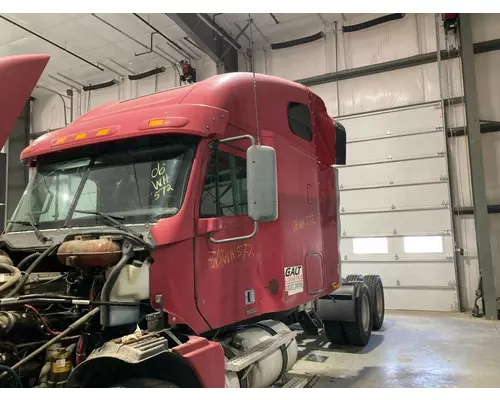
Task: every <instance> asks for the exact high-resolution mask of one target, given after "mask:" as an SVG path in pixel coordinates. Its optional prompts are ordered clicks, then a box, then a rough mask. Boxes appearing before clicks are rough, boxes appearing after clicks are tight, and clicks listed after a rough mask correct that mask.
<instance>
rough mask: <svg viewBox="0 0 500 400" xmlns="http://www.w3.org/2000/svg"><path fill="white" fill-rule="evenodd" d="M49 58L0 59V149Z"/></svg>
mask: <svg viewBox="0 0 500 400" xmlns="http://www.w3.org/2000/svg"><path fill="white" fill-rule="evenodd" d="M49 58H50V57H49V56H46V55H38V54H30V55H23V56H9V57H1V58H0V148H1V147H3V146H4V145H5V142H6V141H7V139H8V137H9V135H10V132H11V130H12V128H13V126H14V124H15V122H16V119H17V118H18V117H19V114H21V110H22V109H23V107H24V105H25V104H26V102H27V101H28V99H29V97H30V95H31V92H33V89H34V87H35V85H36V83H37V82H38V79H40V76H41V75H42V72H43V70H44V69H45V66H46V65H47V63H48V62H49Z"/></svg>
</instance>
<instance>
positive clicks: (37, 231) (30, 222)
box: [7, 219, 52, 244]
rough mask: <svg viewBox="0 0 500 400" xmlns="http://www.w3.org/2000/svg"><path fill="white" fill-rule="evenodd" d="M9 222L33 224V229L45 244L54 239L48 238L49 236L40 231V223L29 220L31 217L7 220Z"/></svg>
mask: <svg viewBox="0 0 500 400" xmlns="http://www.w3.org/2000/svg"><path fill="white" fill-rule="evenodd" d="M7 222H8V223H11V224H19V225H27V226H31V227H32V228H33V231H34V232H35V235H36V237H37V239H38V240H39V241H40V242H42V243H44V244H45V243H47V242H52V239H51V238H48V237H47V236H45V235H44V234H43V233H42V232H41V231H40V229H38V225H37V224H36V223H34V222H33V221H31V220H29V219H15V220H10V221H7Z"/></svg>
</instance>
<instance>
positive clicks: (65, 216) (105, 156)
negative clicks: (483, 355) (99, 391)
mask: <svg viewBox="0 0 500 400" xmlns="http://www.w3.org/2000/svg"><path fill="white" fill-rule="evenodd" d="M46 62H47V58H44V57H42V56H38V58H37V56H35V58H34V59H29V58H28V59H26V58H25V59H22V58H15V57H14V58H10V59H9V60H8V62H6V63H4V64H3V67H4V69H5V71H11V72H10V73H14V72H12V71H13V69H12V66H13V65H21V64H22V65H24V66H25V69H26V68H28V67H26V66H27V65H31V67H30V68H31V69H29V68H28V69H29V71H31V72H32V73H31V75H30V77H31V78H30V79H31V80H29V82H28V83H30V84H32V85H34V84H35V83H36V79H37V77H36V75H37V74H40V73H41V72H42V70H43V66H44V65H45V63H46ZM9 68H10V69H9ZM1 74H2V64H1V62H0V78H1V77H2V75H1ZM35 77H36V79H35ZM23 79H24V78H23ZM25 81H26V80H25ZM0 85H4V86H3V87H5V85H11V83H6V82H4V81H2V79H0ZM28 86H29V85H28ZM28 86H26V87H25V88H24V92H26V93H24V92H23V94H24V95H25V96H26V98H27V96H28V95H29V93H28V92H29V91H28V89H29V88H28ZM19 99H20V97H19V96H18V100H19ZM3 100H5V98H4V99H3ZM18 103H19V104H17V103H16V104H17V106H18V107H19V109H20V108H21V107H22V101H21V100H19V101H18ZM11 108H12V107H11ZM11 111H12V110H11ZM14 111H15V110H14ZM12 122H13V120H12ZM3 128H4V129H3V131H2V130H0V134H2V135H3V136H5V133H6V132H7V130H6V126H4V127H3ZM345 146H346V142H345V131H344V130H343V129H342V127H341V126H339V127H336V125H335V123H334V122H333V121H332V119H331V118H330V117H329V116H328V114H327V111H326V108H325V105H324V102H323V101H322V100H321V98H319V97H318V96H317V95H315V94H314V93H313V92H312V91H310V90H309V89H308V88H306V87H304V86H302V85H300V84H297V83H294V82H290V81H287V80H284V79H281V78H276V77H271V76H266V75H260V74H255V75H253V74H250V73H231V74H224V75H218V76H214V77H211V78H208V79H206V80H204V81H202V82H199V83H196V84H193V85H190V86H184V87H181V88H176V89H171V90H167V91H163V92H159V93H154V94H151V95H147V96H143V97H139V98H135V99H130V100H123V101H117V102H113V103H110V104H106V105H103V106H100V107H98V108H96V109H94V110H91V111H90V112H88V113H86V114H85V115H83V116H81V117H79V118H78V119H77V120H75V121H74V122H73V123H72V124H71V125H69V126H67V127H66V128H63V129H60V130H57V131H54V132H51V133H48V134H46V135H44V136H42V137H40V138H38V139H37V140H35V141H34V142H33V143H31V144H30V146H29V147H27V148H26V149H25V150H24V151H23V152H22V154H21V156H20V158H21V160H22V161H23V162H24V163H25V164H27V165H28V166H30V167H31V168H35V169H36V173H35V174H34V176H33V178H32V179H31V180H30V183H29V185H28V187H27V188H26V191H25V193H24V195H23V197H22V199H21V201H20V203H19V205H18V207H17V209H16V211H15V212H14V215H13V216H12V220H11V221H10V223H9V224H8V226H7V228H6V230H5V232H4V233H3V234H2V236H1V237H0V248H1V249H2V253H1V254H0V257H6V258H5V259H4V261H2V262H4V263H11V264H12V265H13V266H16V265H19V266H20V265H23V264H24V263H27V261H26V260H27V259H28V258H29V257H31V258H32V259H35V258H34V257H36V261H34V262H33V263H32V264H31V265H32V266H33V265H35V266H33V267H31V266H30V267H29V269H28V271H29V272H28V273H25V275H24V276H25V277H26V276H28V278H29V277H32V276H33V274H35V275H36V274H38V273H39V272H38V269H40V273H45V274H46V275H44V276H48V275H50V277H51V279H52V280H50V282H51V283H52V282H57V281H58V279H62V278H63V277H64V278H65V281H66V283H68V285H64V286H61V287H58V286H57V284H56V285H55V286H54V288H52V287H51V289H50V292H49V293H51V295H52V296H53V299H54V303H55V304H59V303H61V304H62V303H64V302H68V303H70V304H72V305H73V306H74V310H75V311H74V312H75V318H76V317H80V319H78V321H86V318H87V319H88V318H91V317H92V316H93V314H92V315H90V316H89V314H90V313H96V314H97V313H99V314H100V315H99V325H98V326H97V327H99V329H101V331H100V332H101V333H100V334H99V335H98V336H99V338H100V339H96V340H95V341H93V342H92V343H91V345H89V344H88V341H87V339H84V336H85V335H89V334H90V333H89V332H80V334H81V338H80V339H78V342H77V343H76V345H75V346H76V347H77V348H78V354H79V356H77V357H76V358H75V360H74V361H73V362H72V369H73V370H74V371H73V372H72V374H71V376H70V377H69V382H71V384H72V385H80V386H92V385H106V384H108V383H109V382H110V381H112V382H111V383H110V384H114V383H116V380H117V379H118V378H117V376H116V374H115V375H110V374H109V371H110V370H112V369H113V368H120V371H121V374H122V378H123V379H125V378H124V377H132V376H140V377H142V378H144V374H145V372H144V371H146V370H147V371H149V372H148V373H149V374H154V373H156V375H154V376H153V378H155V379H157V380H158V379H160V380H163V381H169V382H173V383H174V384H176V385H180V386H205V387H207V386H208V387H222V386H229V387H240V386H250V387H262V386H266V385H267V386H268V385H270V384H272V383H273V382H275V381H276V380H277V379H279V378H280V377H283V375H284V373H285V372H286V371H288V370H289V369H290V368H291V367H292V366H293V364H294V362H295V360H296V359H297V348H296V343H295V339H294V335H295V333H294V332H292V331H290V329H289V328H288V327H287V326H286V324H284V323H283V322H280V321H286V320H287V318H290V317H291V318H292V319H293V318H295V320H296V319H297V316H298V319H299V322H300V323H301V325H302V326H303V327H306V330H307V328H308V327H309V328H310V329H311V331H312V332H316V333H317V332H318V329H317V328H318V327H322V325H323V324H322V322H321V320H323V321H324V322H325V321H326V322H325V324H326V325H325V329H326V332H327V335H328V337H329V338H333V339H331V340H335V339H334V338H335V337H336V336H335V332H337V331H338V329H340V330H341V331H342V329H343V331H342V332H344V331H345V332H344V333H341V334H340V336H342V337H343V338H344V340H347V341H349V340H351V341H352V340H354V341H357V342H360V343H365V344H366V341H367V340H368V339H369V334H370V332H371V328H372V322H371V314H372V311H371V310H373V309H374V307H372V303H373V301H374V300H373V299H371V297H373V296H372V295H370V291H369V290H368V289H367V287H366V285H365V284H364V283H363V282H357V281H356V282H354V283H352V285H350V288H346V287H343V288H341V289H339V290H344V292H343V293H342V294H341V295H339V297H338V300H339V301H340V300H347V301H346V302H344V304H348V306H344V307H340V308H338V307H337V306H334V304H336V303H335V302H334V301H332V299H334V298H335V293H337V292H338V291H337V290H336V289H337V288H339V286H340V284H341V282H340V277H339V262H338V249H337V235H338V233H337V198H336V189H335V188H336V181H335V179H336V178H335V170H334V167H333V165H334V164H343V163H345ZM35 252H38V253H39V255H38V256H34V255H33V253H35ZM0 261H1V260H0ZM9 265H10V264H9ZM39 265H40V266H39ZM35 267H36V268H37V270H36V271H35ZM14 268H15V267H14ZM47 274H48V275H47ZM13 276H14V275H13ZM13 276H11V278H9V279H12V280H14V278H13ZM19 276H21V274H19ZM25 277H23V278H17V279H19V282H17V281H16V282H10V283H11V284H12V285H13V286H14V289H12V287H11V288H9V290H4V289H3V288H2V287H1V286H0V297H4V298H3V299H2V303H1V304H0V307H1V310H0V311H2V310H4V309H6V308H8V307H12V310H10V311H6V312H8V313H11V314H9V315H8V316H7V317H8V318H9V319H8V321H13V320H15V318H16V316H17V314H16V313H17V312H18V311H17V308H16V307H19V304H25V303H26V304H28V303H29V304H31V303H33V301H35V300H36V299H37V295H36V294H33V293H31V292H30V293H31V294H30V295H28V294H27V293H26V292H25V291H24V292H23V290H24V285H25V284H26V279H28V278H25ZM36 278H37V279H41V278H40V276H37V277H36ZM5 279H7V278H5ZM47 279H48V278H47ZM12 285H11V286H12ZM46 290H49V289H46ZM23 293H24V294H23ZM35 293H36V292H35ZM332 293H333V294H332ZM373 293H374V292H372V294H373ZM41 295H42V294H40V296H41ZM14 296H17V297H15V301H14V300H12V299H14ZM26 296H28V297H26ZM43 296H45V297H44V299H45V300H44V303H47V302H48V300H47V296H48V294H47V292H44V293H43ZM370 296H371V297H370ZM340 302H341V301H340ZM337 303H338V302H337ZM358 303H359V304H358ZM29 304H28V305H29ZM85 304H87V305H88V306H89V307H90V308H83V309H82V305H85ZM96 306H98V307H99V308H100V309H99V310H96V309H95V307H96ZM145 306H146V310H144V307H145ZM29 307H32V306H31V305H29ZM55 307H56V308H57V306H55ZM29 310H31V308H30V309H29ZM315 310H318V311H321V315H320V317H321V318H318V317H317V316H316V314H315ZM338 310H340V311H338ZM363 310H364V311H363ZM363 313H365V314H366V313H368V314H367V315H365V314H363ZM311 316H312V317H311ZM7 317H5V318H7ZM0 318H1V315H0ZM382 318H383V315H382ZM6 321H7V319H6ZM92 321H94V323H96V320H95V318H94V319H92ZM339 321H344V322H345V324H346V325H345V327H344V328H342V327H341V325H338V327H337V325H335V324H339V323H340V322H339ZM344 322H342V323H344ZM49 323H50V321H49ZM57 323H61V321H59V320H58V321H54V324H57ZM75 324H76V323H75ZM328 324H329V325H328ZM349 324H350V325H349ZM353 324H354V325H353ZM363 324H364V325H363ZM77 325H78V324H77ZM13 327H14V326H13ZM63 328H64V327H63ZM95 328H96V326H94V328H92V327H91V328H88V326H87V328H85V329H90V330H92V329H95ZM73 329H75V330H76V328H73ZM79 329H83V328H79ZM99 329H98V330H99ZM5 330H7V329H5ZM62 330H63V329H62V328H60V329H59V331H62ZM338 332H340V331H338ZM338 332H337V333H338ZM7 333H8V332H7ZM7 333H6V334H7ZM1 334H2V332H0V335H1ZM92 334H95V332H93V333H92ZM131 335H132V336H131ZM360 335H361V336H360ZM363 335H364V336H363ZM337 336H338V335H337ZM340 336H339V337H340ZM214 338H216V339H214ZM346 338H347V339H346ZM349 338H351V339H349ZM352 338H357V339H352ZM290 341H292V342H291V343H292V345H289V346H288V347H286V348H285V347H284V346H285V343H288V342H290ZM263 342H266V343H267V344H266V343H263ZM118 345H119V349H122V348H123V345H127V346H128V345H130V346H131V347H130V348H128V347H126V349H128V350H127V351H128V353H126V354H125V355H124V356H123V357H122V356H117V352H118V350H117V348H116V346H118ZM85 346H89V349H88V351H87V352H85V351H84V350H82V349H85V348H86V347H85ZM141 346H143V347H141ZM259 346H261V347H263V348H265V349H264V350H259V349H260V347H259ZM152 348H155V349H157V350H158V351H157V352H156V353H154V352H153V353H154V354H153V353H151V352H150V351H151V349H152ZM42 349H43V350H44V351H49V349H44V348H43V346H42ZM145 349H148V350H147V351H146V350H145ZM266 349H267V350H266ZM66 350H67V351H68V352H70V350H68V349H66ZM73 350H74V349H72V350H71V351H73ZM269 351H271V353H269ZM39 352H40V354H42V353H41V350H39ZM266 352H267V353H266ZM51 354H52V353H51ZM82 354H83V355H82ZM266 354H267V356H266ZM50 357H52V355H47V358H48V359H50ZM54 357H55V356H54ZM134 357H135V358H134ZM259 357H260V358H259ZM266 357H267V358H266ZM273 357H274V358H273ZM97 359H99V361H100V363H101V364H99V365H101V367H102V366H103V365H104V364H106V365H105V366H104V367H102V368H101V367H99V368H97V366H96V360H97ZM110 360H111V361H110ZM22 362H23V361H22V360H21V361H20V363H22ZM107 363H109V364H107ZM252 365H254V366H255V365H257V366H258V367H257V368H254V369H253V370H252V371H251V372H250V370H248V371H246V370H245V369H246V368H250V369H251V367H252ZM111 366H113V368H111ZM12 368H13V369H15V368H18V364H14V365H13V366H12ZM106 370H108V373H106ZM153 371H154V372H153ZM245 371H246V372H245ZM181 372H182V373H181ZM249 372H250V373H249ZM158 374H159V375H158ZM162 374H163V375H162ZM165 374H166V376H165ZM179 374H181V375H182V377H179V376H180V375H179ZM148 377H149V378H151V376H146V378H148ZM0 379H1V377H0ZM50 379H52V378H50ZM50 379H49V380H48V381H47V379H45V378H44V380H43V384H44V385H47V382H51V381H50ZM61 379H62V378H61ZM64 379H68V377H67V376H66V377H65V378H64ZM40 380H42V378H40ZM63 381H64V382H66V380H63ZM104 381H106V382H108V383H104ZM61 382H62V381H61ZM96 382H98V383H96ZM56 385H57V384H56Z"/></svg>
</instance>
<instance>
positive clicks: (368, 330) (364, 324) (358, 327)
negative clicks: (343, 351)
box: [341, 282, 372, 346]
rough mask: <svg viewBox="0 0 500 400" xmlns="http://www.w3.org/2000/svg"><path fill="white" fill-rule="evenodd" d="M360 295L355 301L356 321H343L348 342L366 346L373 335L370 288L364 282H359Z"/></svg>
mask: <svg viewBox="0 0 500 400" xmlns="http://www.w3.org/2000/svg"><path fill="white" fill-rule="evenodd" d="M359 285H360V287H359V290H358V294H359V295H358V296H356V299H355V301H354V312H355V316H356V320H355V321H354V322H341V324H342V328H343V331H344V335H345V339H346V342H347V344H350V345H353V346H366V345H367V344H368V342H369V341H370V337H371V335H372V312H371V307H370V290H369V289H368V286H366V284H365V283H364V282H360V283H359Z"/></svg>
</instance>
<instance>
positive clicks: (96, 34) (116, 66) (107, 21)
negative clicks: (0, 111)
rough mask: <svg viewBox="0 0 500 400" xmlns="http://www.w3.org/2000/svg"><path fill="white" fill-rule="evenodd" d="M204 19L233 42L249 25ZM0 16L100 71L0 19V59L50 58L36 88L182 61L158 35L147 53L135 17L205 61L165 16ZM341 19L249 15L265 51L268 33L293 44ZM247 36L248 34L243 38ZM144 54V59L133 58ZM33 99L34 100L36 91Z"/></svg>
mask: <svg viewBox="0 0 500 400" xmlns="http://www.w3.org/2000/svg"><path fill="white" fill-rule="evenodd" d="M209 15H211V16H212V17H214V18H215V21H216V22H217V24H218V25H219V26H221V27H222V28H223V29H224V30H226V32H227V33H229V34H230V35H231V36H232V37H233V38H234V37H236V36H237V35H238V34H239V29H238V27H240V28H242V27H244V26H245V24H246V23H247V21H248V14H209ZM1 16H2V17H4V18H7V19H9V20H10V21H12V22H14V23H15V24H18V25H20V26H22V27H24V28H27V29H29V30H31V31H33V32H34V33H36V34H38V35H41V36H43V37H44V38H46V39H48V40H50V41H52V42H54V43H55V44H57V45H59V46H61V47H63V48H65V49H67V50H69V51H71V52H73V53H75V54H76V55H78V56H80V57H82V58H84V59H86V60H88V61H89V63H91V64H95V65H96V66H97V67H100V68H103V69H104V71H101V70H100V69H99V68H97V67H95V66H92V65H91V64H89V63H86V62H84V61H82V60H81V59H79V58H77V57H75V56H73V55H71V54H69V53H67V52H65V51H63V50H61V49H59V48H57V47H56V46H54V45H52V44H50V43H48V42H46V41H44V40H42V39H41V38H39V37H36V36H35V35H33V34H31V33H29V32H27V31H25V30H23V29H22V28H20V27H19V26H16V25H15V24H12V23H10V22H8V21H7V20H5V19H4V18H2V19H0V30H1V31H2V35H1V37H0V56H8V55H18V54H35V53H37V54H40V53H45V54H49V55H50V56H51V60H50V62H49V65H48V66H47V68H46V70H45V72H44V74H43V76H42V78H41V80H40V81H39V84H40V85H42V86H45V87H48V88H51V89H53V90H57V91H59V92H63V91H64V90H65V89H67V88H68V85H64V84H63V83H60V82H58V81H57V80H61V81H64V82H67V83H68V79H66V78H65V77H67V78H71V79H72V80H74V81H76V82H78V83H81V84H83V85H89V84H96V83H101V82H105V81H108V80H110V79H113V78H116V77H117V75H118V73H119V74H121V75H123V76H126V75H129V74H131V73H134V74H137V73H141V72H144V71H148V70H151V69H154V68H156V67H158V66H166V67H168V66H169V65H170V63H169V61H168V60H174V61H177V62H178V61H180V60H181V59H183V58H186V57H185V56H183V55H182V54H181V53H179V52H178V51H176V50H175V49H174V48H173V47H172V45H169V43H168V42H167V40H166V39H165V38H163V37H162V36H160V35H158V34H155V35H154V37H153V49H154V51H155V52H156V53H155V52H149V53H147V52H148V48H149V47H150V44H151V33H152V32H153V29H152V28H150V27H149V26H148V25H147V24H146V23H144V22H143V21H141V19H140V18H139V17H138V16H140V17H141V18H142V19H143V20H145V21H147V22H149V23H150V24H151V25H152V26H154V27H155V28H157V29H158V30H159V31H160V32H161V33H162V34H164V35H165V36H167V37H168V38H169V39H170V40H172V41H173V42H175V43H176V44H178V45H179V46H181V47H182V48H183V49H185V50H186V51H187V52H188V54H191V55H194V56H195V57H194V59H195V60H196V58H199V57H202V56H204V54H203V53H202V52H201V51H200V50H199V49H198V48H196V47H195V46H193V45H192V44H191V43H189V42H188V41H186V39H185V37H186V36H187V35H186V34H185V33H184V32H183V31H182V30H181V29H180V28H179V27H178V26H177V25H176V24H175V23H174V22H173V21H172V20H171V19H170V18H169V17H168V16H167V15H166V14H138V16H136V15H134V14H94V15H93V14H43V15H42V14H2V15H1ZM350 16H351V17H352V15H350ZM344 17H345V16H344V15H343V14H272V15H271V14H252V19H253V21H254V25H255V27H254V29H253V40H254V43H255V45H256V46H261V47H262V46H269V42H268V40H267V39H266V36H267V35H270V34H272V35H273V36H274V37H276V35H278V37H283V39H282V40H291V39H296V37H294V31H295V30H296V29H297V28H300V27H301V26H304V25H307V24H311V21H315V22H314V23H315V24H317V26H318V31H320V30H324V29H326V26H327V25H331V24H332V23H333V22H334V21H340V20H342V18H344ZM277 21H278V22H277ZM109 25H112V26H113V27H115V28H113V27H111V26H109ZM120 31H121V32H120ZM248 34H249V31H248V30H247V32H246V35H248ZM126 35H128V36H129V37H131V38H133V39H135V40H133V39H130V38H129V37H127V36H126ZM137 42H140V43H142V44H144V45H145V46H141V45H140V44H138V43H137ZM238 42H239V43H240V44H241V45H242V46H243V48H244V49H245V48H246V47H248V44H249V42H248V38H247V37H246V36H245V35H240V36H239V38H238ZM145 52H146V53H147V54H143V55H140V56H136V55H135V54H136V53H145ZM60 74H61V75H63V76H64V77H63V76H61V75H60ZM52 77H53V78H52ZM54 78H56V79H54ZM34 94H35V96H36V95H37V92H35V93H34ZM40 94H42V93H40Z"/></svg>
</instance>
